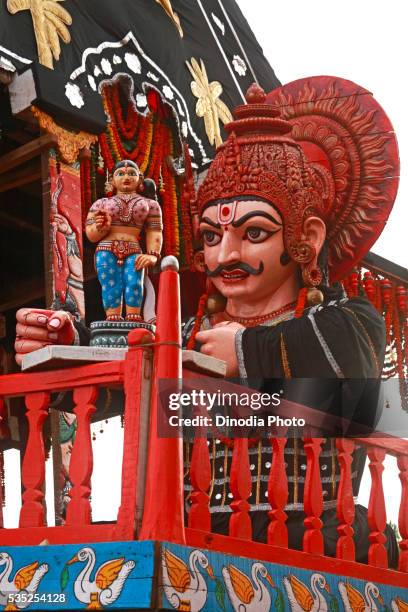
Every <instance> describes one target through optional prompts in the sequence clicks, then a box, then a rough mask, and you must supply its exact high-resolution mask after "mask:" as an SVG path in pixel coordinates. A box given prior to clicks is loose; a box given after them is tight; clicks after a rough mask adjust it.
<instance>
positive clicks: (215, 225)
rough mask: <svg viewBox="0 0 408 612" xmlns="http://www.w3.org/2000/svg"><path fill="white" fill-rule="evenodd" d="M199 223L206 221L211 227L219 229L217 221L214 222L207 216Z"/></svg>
mask: <svg viewBox="0 0 408 612" xmlns="http://www.w3.org/2000/svg"><path fill="white" fill-rule="evenodd" d="M200 223H207V224H208V225H211V227H215V228H216V229H221V225H220V224H219V223H214V221H211V219H209V218H208V217H203V218H202V219H201V221H200Z"/></svg>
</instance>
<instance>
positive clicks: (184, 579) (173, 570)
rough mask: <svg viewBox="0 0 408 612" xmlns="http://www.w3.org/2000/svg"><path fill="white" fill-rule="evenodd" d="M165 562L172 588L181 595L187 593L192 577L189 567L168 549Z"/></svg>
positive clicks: (165, 552) (165, 553)
mask: <svg viewBox="0 0 408 612" xmlns="http://www.w3.org/2000/svg"><path fill="white" fill-rule="evenodd" d="M164 561H165V563H166V567H167V573H168V575H169V579H170V582H171V586H172V587H174V588H175V589H176V591H178V592H179V593H185V591H186V590H187V589H188V587H189V586H190V582H191V576H190V573H189V571H188V567H187V565H186V564H185V563H184V561H182V560H181V559H179V557H177V556H176V555H174V554H173V553H172V552H170V551H169V550H167V549H165V551H164Z"/></svg>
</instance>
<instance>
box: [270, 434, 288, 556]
mask: <svg viewBox="0 0 408 612" xmlns="http://www.w3.org/2000/svg"><path fill="white" fill-rule="evenodd" d="M286 442H287V439H286V438H272V440H271V443H272V465H271V471H270V473H269V480H268V501H269V503H270V504H271V508H272V509H271V510H270V511H269V512H268V516H269V518H270V523H269V526H268V544H274V545H275V546H283V547H284V548H288V528H287V527H286V519H287V518H288V515H287V514H286V512H285V506H286V504H287V501H288V496H289V491H288V478H287V475H286V468H285V446H286Z"/></svg>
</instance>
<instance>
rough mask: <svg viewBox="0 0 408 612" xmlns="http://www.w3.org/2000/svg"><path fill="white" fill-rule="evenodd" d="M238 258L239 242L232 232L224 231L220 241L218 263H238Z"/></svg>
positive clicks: (239, 256)
mask: <svg viewBox="0 0 408 612" xmlns="http://www.w3.org/2000/svg"><path fill="white" fill-rule="evenodd" d="M240 258H241V248H240V240H239V239H238V237H236V236H234V233H233V232H231V231H228V230H225V231H224V234H223V236H222V240H221V246H220V251H219V253H218V263H220V264H228V263H233V262H234V261H240Z"/></svg>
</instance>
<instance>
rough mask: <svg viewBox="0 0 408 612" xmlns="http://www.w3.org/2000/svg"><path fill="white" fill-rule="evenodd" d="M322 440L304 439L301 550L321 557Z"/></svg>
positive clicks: (322, 549) (322, 544) (322, 543)
mask: <svg viewBox="0 0 408 612" xmlns="http://www.w3.org/2000/svg"><path fill="white" fill-rule="evenodd" d="M323 441H324V440H323V438H304V439H303V443H304V449H305V453H306V458H307V468H306V478H305V490H304V501H303V503H304V507H305V514H306V518H305V521H304V523H305V527H306V531H305V534H304V536H303V550H304V551H305V552H310V553H314V554H317V555H322V554H323V553H324V542H323V535H322V525H323V523H322V521H321V519H320V516H321V514H322V512H323V490H322V481H321V478H320V463H319V457H320V453H321V451H322V449H321V444H322V442H323Z"/></svg>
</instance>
